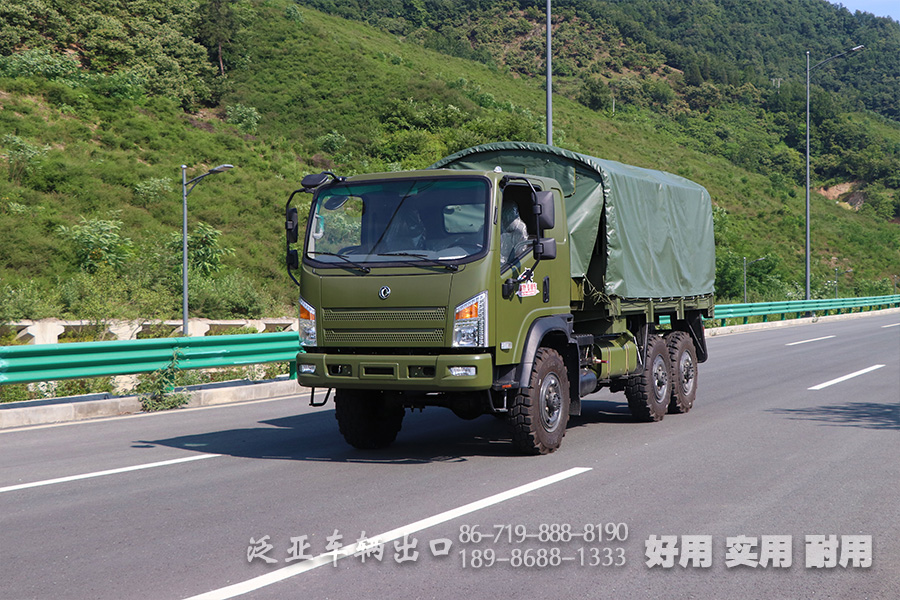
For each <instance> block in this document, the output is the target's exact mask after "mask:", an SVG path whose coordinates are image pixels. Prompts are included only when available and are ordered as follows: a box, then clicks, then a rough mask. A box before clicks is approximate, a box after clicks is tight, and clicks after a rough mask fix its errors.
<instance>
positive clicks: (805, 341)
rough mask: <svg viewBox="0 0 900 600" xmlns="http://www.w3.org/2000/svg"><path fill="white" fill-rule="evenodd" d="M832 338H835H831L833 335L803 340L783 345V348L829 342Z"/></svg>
mask: <svg viewBox="0 0 900 600" xmlns="http://www.w3.org/2000/svg"><path fill="white" fill-rule="evenodd" d="M833 337H835V336H833V335H826V336H825V337H820V338H813V339H811V340H803V341H802V342H791V343H790V344H785V346H798V345H800V344H808V343H810V342H820V341H822V340H830V339H831V338H833Z"/></svg>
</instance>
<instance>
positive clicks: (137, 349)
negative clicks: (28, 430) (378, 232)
mask: <svg viewBox="0 0 900 600" xmlns="http://www.w3.org/2000/svg"><path fill="white" fill-rule="evenodd" d="M885 307H900V294H898V295H893V296H873V297H868V298H838V299H834V300H808V301H807V300H799V301H790V302H756V303H752V304H720V305H718V306H716V308H715V318H716V320H718V321H719V322H720V323H721V325H723V326H724V325H725V322H726V320H727V319H735V318H737V319H743V321H744V323H746V322H747V320H748V319H749V318H750V317H754V316H761V317H763V320H764V321H767V320H768V318H769V316H770V315H780V318H781V319H784V318H785V317H786V316H787V315H789V314H796V315H797V316H803V315H805V314H807V313H811V312H812V313H818V312H824V313H825V314H828V313H829V312H831V311H838V312H842V311H852V310H854V309H857V308H858V309H859V310H863V309H870V310H871V309H875V308H885ZM298 352H300V339H299V336H298V335H297V332H296V331H283V332H278V333H257V334H245V335H221V336H212V337H178V338H154V339H144V340H124V341H111V342H76V343H71V344H38V345H23V346H0V384H9V383H31V382H35V381H49V380H56V379H76V378H81V377H109V376H113V375H133V374H137V373H149V372H152V371H157V370H159V369H163V368H165V367H167V366H168V365H170V364H171V363H172V360H173V357H177V359H178V366H179V368H182V369H208V368H216V367H234V366H240V365H253V364H259V363H267V362H281V361H289V362H291V374H292V375H293V373H294V372H295V369H296V366H295V364H294V363H295V362H296V358H297V353H298Z"/></svg>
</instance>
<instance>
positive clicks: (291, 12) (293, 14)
mask: <svg viewBox="0 0 900 600" xmlns="http://www.w3.org/2000/svg"><path fill="white" fill-rule="evenodd" d="M284 16H285V18H286V19H287V20H289V21H294V22H296V23H302V22H303V11H301V10H300V7H299V6H297V5H296V4H289V5H288V7H287V8H286V9H284Z"/></svg>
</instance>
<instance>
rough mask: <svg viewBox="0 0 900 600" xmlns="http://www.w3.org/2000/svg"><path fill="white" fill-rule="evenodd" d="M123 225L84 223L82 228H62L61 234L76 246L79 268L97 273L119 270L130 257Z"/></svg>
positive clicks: (59, 230)
mask: <svg viewBox="0 0 900 600" xmlns="http://www.w3.org/2000/svg"><path fill="white" fill-rule="evenodd" d="M121 228H122V221H117V220H105V219H85V218H84V217H81V223H80V224H79V225H73V226H72V227H66V226H65V225H60V226H59V228H58V229H57V231H58V232H59V234H60V235H61V236H62V237H63V238H65V239H67V240H69V241H70V242H72V244H73V245H74V246H75V259H76V261H77V263H78V266H79V267H81V268H82V269H84V270H86V271H87V272H89V273H95V272H97V270H98V269H100V268H101V267H103V266H109V267H112V268H114V269H119V268H121V267H122V265H124V264H125V259H126V258H128V255H129V254H130V253H131V247H132V244H131V240H130V239H129V238H123V237H122V236H121V235H119V230H120V229H121Z"/></svg>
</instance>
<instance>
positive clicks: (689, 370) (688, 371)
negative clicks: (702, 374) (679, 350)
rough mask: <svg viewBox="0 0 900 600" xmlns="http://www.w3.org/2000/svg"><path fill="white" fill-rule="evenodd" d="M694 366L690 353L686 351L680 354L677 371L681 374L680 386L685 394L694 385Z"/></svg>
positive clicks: (688, 392) (689, 391)
mask: <svg viewBox="0 0 900 600" xmlns="http://www.w3.org/2000/svg"><path fill="white" fill-rule="evenodd" d="M694 368H695V367H694V361H693V359H691V355H690V354H689V353H687V352H685V353H684V354H682V355H681V360H680V361H679V364H678V371H679V372H680V374H681V387H682V388H683V389H684V392H685V393H686V394H690V393H691V390H692V389H693V387H694V376H695V374H694Z"/></svg>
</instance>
